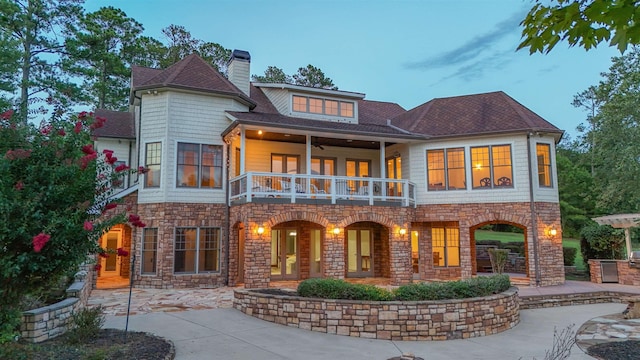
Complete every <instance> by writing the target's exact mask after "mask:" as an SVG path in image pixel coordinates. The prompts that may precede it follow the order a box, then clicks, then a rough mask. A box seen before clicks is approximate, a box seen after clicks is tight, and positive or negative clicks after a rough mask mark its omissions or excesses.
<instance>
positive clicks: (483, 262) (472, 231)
mask: <svg viewBox="0 0 640 360" xmlns="http://www.w3.org/2000/svg"><path fill="white" fill-rule="evenodd" d="M493 224H504V225H511V226H514V227H517V228H520V229H522V232H523V239H524V245H523V246H524V274H526V276H527V277H529V259H530V256H529V253H530V252H529V250H530V249H529V238H528V229H527V227H526V226H525V225H522V224H519V223H516V222H512V221H507V220H489V221H484V222H481V223H476V224H475V225H473V226H471V227H469V238H470V246H471V263H472V266H471V272H472V274H473V275H476V274H477V273H478V272H479V271H480V270H481V269H483V270H484V269H485V268H486V267H487V264H489V266H490V262H487V261H488V258H487V257H486V256H478V250H477V246H476V236H475V235H476V230H478V229H480V228H481V227H483V226H485V225H493ZM515 260H516V262H515V263H514V264H513V266H514V268H516V267H518V266H519V265H520V264H518V261H517V259H515ZM507 272H508V271H507ZM515 272H517V273H520V272H521V271H518V270H516V271H515Z"/></svg>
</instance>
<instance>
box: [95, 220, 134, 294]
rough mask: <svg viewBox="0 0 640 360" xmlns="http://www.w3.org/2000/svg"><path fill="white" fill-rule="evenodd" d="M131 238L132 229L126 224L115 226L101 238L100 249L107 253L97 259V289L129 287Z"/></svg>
mask: <svg viewBox="0 0 640 360" xmlns="http://www.w3.org/2000/svg"><path fill="white" fill-rule="evenodd" d="M131 238H132V236H131V227H130V226H128V225H124V224H118V225H115V226H114V227H112V228H111V229H109V231H108V232H106V233H104V234H103V235H102V236H101V237H100V240H99V241H100V247H101V248H102V249H104V250H105V253H104V255H102V256H97V257H96V269H97V271H96V275H97V277H96V288H97V289H115V288H123V287H127V286H128V285H129V276H130V274H131V262H130V254H131ZM118 249H120V250H118Z"/></svg>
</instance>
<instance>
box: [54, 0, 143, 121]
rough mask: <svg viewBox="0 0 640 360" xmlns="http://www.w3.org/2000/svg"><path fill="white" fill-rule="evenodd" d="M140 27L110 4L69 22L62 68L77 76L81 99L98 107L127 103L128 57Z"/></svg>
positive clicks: (109, 107)
mask: <svg viewBox="0 0 640 360" xmlns="http://www.w3.org/2000/svg"><path fill="white" fill-rule="evenodd" d="M143 30H144V28H143V27H142V25H141V24H140V23H138V22H137V21H135V20H134V19H131V18H129V17H127V14H125V13H124V11H122V10H120V9H116V8H114V7H111V6H109V7H103V8H100V9H99V10H98V11H96V12H93V13H89V14H85V15H83V16H82V17H81V18H80V21H79V22H78V23H77V24H69V29H68V35H69V36H68V37H67V39H66V41H65V45H66V49H67V51H66V54H65V56H64V59H63V66H64V68H65V69H66V70H67V71H68V72H69V73H70V74H72V75H74V76H77V77H80V78H81V79H82V81H83V84H82V86H81V88H82V90H83V91H82V95H83V99H86V100H89V102H90V103H92V104H93V105H94V106H96V107H97V108H99V109H104V108H106V109H111V110H120V109H123V108H125V107H126V105H127V104H128V102H127V101H128V94H129V86H128V85H129V80H130V77H131V61H132V60H133V59H135V58H136V56H135V54H134V53H133V51H134V50H138V49H137V45H138V44H137V41H138V40H139V37H140V34H141V33H142V31H143Z"/></svg>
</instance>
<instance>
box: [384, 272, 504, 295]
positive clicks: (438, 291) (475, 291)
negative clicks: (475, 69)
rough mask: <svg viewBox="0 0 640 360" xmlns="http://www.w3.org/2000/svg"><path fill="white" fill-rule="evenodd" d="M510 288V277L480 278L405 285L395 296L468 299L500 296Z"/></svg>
mask: <svg viewBox="0 0 640 360" xmlns="http://www.w3.org/2000/svg"><path fill="white" fill-rule="evenodd" d="M510 286H511V281H510V280H509V276H508V275H493V276H479V277H476V278H471V279H466V280H459V281H448V282H436V283H419V284H409V285H404V286H400V287H399V288H398V289H397V290H396V291H395V295H396V299H397V300H403V301H423V300H447V299H466V298H471V297H480V296H489V295H493V294H498V293H501V292H503V291H506V290H507V289H509V287H510Z"/></svg>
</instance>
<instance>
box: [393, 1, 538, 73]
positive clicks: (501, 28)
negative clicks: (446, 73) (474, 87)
mask: <svg viewBox="0 0 640 360" xmlns="http://www.w3.org/2000/svg"><path fill="white" fill-rule="evenodd" d="M525 15H526V11H524V10H523V11H518V12H516V13H514V14H513V15H511V16H510V17H509V18H507V19H505V20H504V21H501V22H500V23H498V24H496V26H495V28H494V29H493V30H491V31H490V32H488V33H485V34H481V35H477V36H475V37H474V38H472V39H470V40H468V41H467V42H465V43H464V44H462V45H460V46H458V47H457V48H455V49H453V50H449V51H447V52H445V53H443V54H439V55H437V56H433V57H430V58H427V59H424V60H422V61H417V62H413V63H408V64H405V68H407V69H418V70H423V69H424V70H433V69H434V68H443V67H450V66H456V65H460V64H463V63H466V62H468V61H469V60H472V59H475V58H477V57H478V56H479V55H480V54H481V53H482V52H483V51H486V50H489V49H490V48H491V47H493V45H494V44H496V43H499V42H500V40H502V39H503V38H505V37H507V36H509V35H513V31H514V30H515V29H517V28H519V26H520V21H522V19H523V18H524V16H525ZM512 51H514V50H512ZM479 62H482V60H481V61H479ZM464 68H468V69H467V70H472V71H477V70H478V69H475V68H473V66H470V65H468V66H465V67H464ZM461 69H462V68H461Z"/></svg>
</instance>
